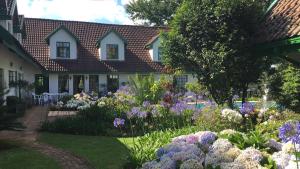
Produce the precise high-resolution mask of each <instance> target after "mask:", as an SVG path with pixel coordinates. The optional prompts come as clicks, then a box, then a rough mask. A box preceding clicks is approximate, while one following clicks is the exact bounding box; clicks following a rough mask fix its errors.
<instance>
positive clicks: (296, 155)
mask: <svg viewBox="0 0 300 169" xmlns="http://www.w3.org/2000/svg"><path fill="white" fill-rule="evenodd" d="M294 149H295V157H296V164H297V169H299V164H298V154H297V148H296V143H294Z"/></svg>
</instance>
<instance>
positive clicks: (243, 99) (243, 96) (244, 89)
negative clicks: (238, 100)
mask: <svg viewBox="0 0 300 169" xmlns="http://www.w3.org/2000/svg"><path fill="white" fill-rule="evenodd" d="M247 90H248V84H245V86H244V87H243V93H242V104H244V103H245V102H246V98H247Z"/></svg>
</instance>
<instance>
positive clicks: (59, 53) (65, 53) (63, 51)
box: [56, 42, 70, 58]
mask: <svg viewBox="0 0 300 169" xmlns="http://www.w3.org/2000/svg"><path fill="white" fill-rule="evenodd" d="M56 57H57V58H70V42H56Z"/></svg>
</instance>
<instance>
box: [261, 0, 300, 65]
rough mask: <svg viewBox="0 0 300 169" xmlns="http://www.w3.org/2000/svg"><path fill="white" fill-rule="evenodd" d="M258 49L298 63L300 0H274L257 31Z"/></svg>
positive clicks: (299, 50) (299, 57) (299, 55)
mask: <svg viewBox="0 0 300 169" xmlns="http://www.w3.org/2000/svg"><path fill="white" fill-rule="evenodd" d="M258 37H259V38H258V44H259V51H260V53H261V54H264V55H271V56H279V57H282V58H284V59H286V60H288V61H290V62H292V63H294V64H295V65H298V66H299V65H300V1H298V0H274V2H273V3H272V5H271V6H270V7H269V9H268V11H267V13H266V17H265V19H264V21H263V23H262V25H260V29H259V31H258Z"/></svg>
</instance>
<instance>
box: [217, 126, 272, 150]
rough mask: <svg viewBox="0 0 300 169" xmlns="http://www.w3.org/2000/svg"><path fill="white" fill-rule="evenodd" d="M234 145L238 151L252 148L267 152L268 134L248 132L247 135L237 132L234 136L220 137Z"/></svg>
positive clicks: (257, 131)
mask: <svg viewBox="0 0 300 169" xmlns="http://www.w3.org/2000/svg"><path fill="white" fill-rule="evenodd" d="M221 137H223V138H226V139H228V140H229V141H230V142H231V143H233V144H235V145H236V146H237V147H238V148H239V149H242V150H244V149H246V148H248V147H254V148H256V149H260V150H267V149H268V146H267V142H268V141H269V139H270V136H269V134H266V133H262V132H261V131H260V130H254V131H250V132H248V133H247V134H244V133H240V132H237V133H235V134H231V135H227V136H221Z"/></svg>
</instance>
